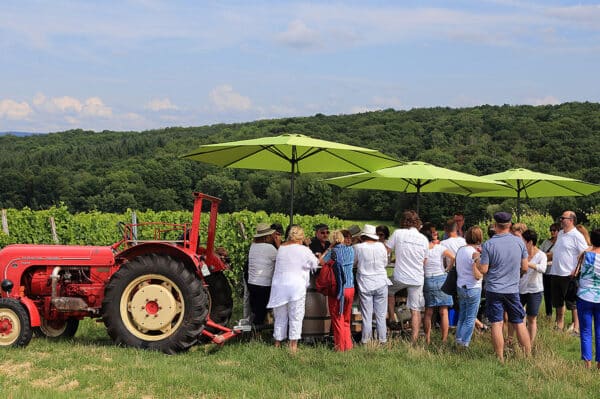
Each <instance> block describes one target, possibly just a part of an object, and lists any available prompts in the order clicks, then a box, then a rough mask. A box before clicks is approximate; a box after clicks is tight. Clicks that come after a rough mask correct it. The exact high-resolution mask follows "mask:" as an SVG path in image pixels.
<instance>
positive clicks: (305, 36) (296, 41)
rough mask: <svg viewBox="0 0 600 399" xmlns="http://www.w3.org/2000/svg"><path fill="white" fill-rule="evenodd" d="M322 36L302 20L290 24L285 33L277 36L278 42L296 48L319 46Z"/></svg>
mask: <svg viewBox="0 0 600 399" xmlns="http://www.w3.org/2000/svg"><path fill="white" fill-rule="evenodd" d="M319 37H320V35H319V33H318V32H317V31H315V30H313V29H310V28H308V27H307V26H306V24H305V23H304V22H302V21H300V20H294V21H292V22H290V24H289V25H288V27H287V30H286V31H285V32H282V33H280V34H279V35H278V36H277V40H278V41H279V42H280V43H283V44H285V45H288V46H291V47H295V48H308V47H316V46H318V45H319V41H320V39H319Z"/></svg>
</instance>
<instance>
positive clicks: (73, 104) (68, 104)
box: [50, 96, 83, 113]
mask: <svg viewBox="0 0 600 399" xmlns="http://www.w3.org/2000/svg"><path fill="white" fill-rule="evenodd" d="M50 103H51V104H52V106H53V108H54V109H56V110H57V111H58V112H62V113H66V112H76V113H79V112H81V110H82V109H83V105H82V104H81V102H80V101H79V100H78V99H76V98H73V97H69V96H64V97H54V98H52V99H51V100H50Z"/></svg>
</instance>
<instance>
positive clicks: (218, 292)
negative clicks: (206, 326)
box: [204, 272, 233, 332]
mask: <svg viewBox="0 0 600 399" xmlns="http://www.w3.org/2000/svg"><path fill="white" fill-rule="evenodd" d="M204 281H205V282H206V284H207V285H208V294H209V295H210V319H211V320H212V321H214V322H215V323H217V324H221V325H226V324H227V323H229V319H230V318H231V313H232V312H233V298H232V295H231V285H229V281H228V280H227V276H225V274H223V272H216V273H212V274H210V275H209V276H207V277H205V278H204ZM211 332H212V331H211Z"/></svg>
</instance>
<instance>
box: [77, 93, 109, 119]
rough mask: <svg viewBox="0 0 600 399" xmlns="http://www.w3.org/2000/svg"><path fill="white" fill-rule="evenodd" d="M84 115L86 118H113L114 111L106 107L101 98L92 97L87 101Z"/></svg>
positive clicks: (83, 110) (84, 106)
mask: <svg viewBox="0 0 600 399" xmlns="http://www.w3.org/2000/svg"><path fill="white" fill-rule="evenodd" d="M82 114H84V115H86V116H99V117H104V118H108V117H111V116H112V109H111V108H110V107H107V106H106V105H104V103H103V102H102V100H101V99H100V98H99V97H90V98H88V99H87V100H85V104H84V105H83V109H82Z"/></svg>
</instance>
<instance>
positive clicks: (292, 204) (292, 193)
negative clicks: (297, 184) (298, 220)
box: [290, 160, 295, 226]
mask: <svg viewBox="0 0 600 399" xmlns="http://www.w3.org/2000/svg"><path fill="white" fill-rule="evenodd" d="M294 170H295V160H292V177H291V179H290V181H291V183H290V226H291V225H292V224H294V178H295V176H294V175H295V173H294Z"/></svg>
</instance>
